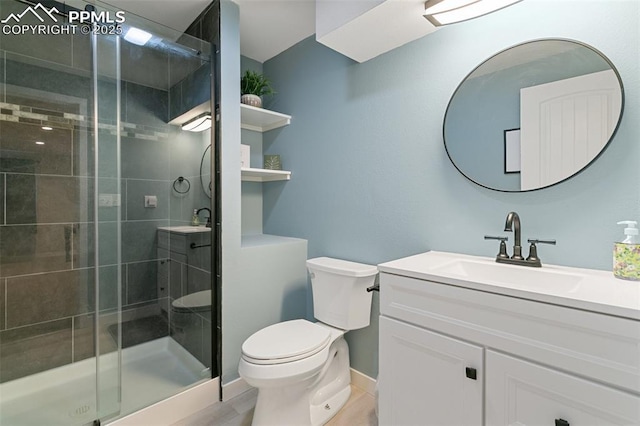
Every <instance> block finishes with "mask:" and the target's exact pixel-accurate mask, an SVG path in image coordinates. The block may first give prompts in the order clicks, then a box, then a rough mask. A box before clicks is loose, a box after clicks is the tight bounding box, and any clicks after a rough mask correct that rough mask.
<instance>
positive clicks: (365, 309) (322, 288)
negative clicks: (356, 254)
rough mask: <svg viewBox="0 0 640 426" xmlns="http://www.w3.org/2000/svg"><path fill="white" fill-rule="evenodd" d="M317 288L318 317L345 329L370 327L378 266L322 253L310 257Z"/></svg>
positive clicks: (315, 311)
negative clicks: (323, 255)
mask: <svg viewBox="0 0 640 426" xmlns="http://www.w3.org/2000/svg"><path fill="white" fill-rule="evenodd" d="M307 268H308V269H309V275H310V276H311V288H312V291H313V312H314V317H315V318H316V319H317V320H318V321H321V322H323V323H325V324H328V325H331V326H333V327H336V328H340V329H342V330H356V329H358V328H363V327H367V326H368V325H369V319H370V317H371V293H370V292H367V287H371V286H372V285H373V284H374V281H375V279H376V275H377V274H378V268H377V267H376V266H372V265H365V264H362V263H355V262H349V261H346V260H340V259H332V258H330V257H318V258H315V259H309V260H307Z"/></svg>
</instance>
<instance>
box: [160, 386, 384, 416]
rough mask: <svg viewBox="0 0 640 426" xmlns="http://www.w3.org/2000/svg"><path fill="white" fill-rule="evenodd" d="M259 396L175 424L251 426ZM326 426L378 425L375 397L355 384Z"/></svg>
mask: <svg viewBox="0 0 640 426" xmlns="http://www.w3.org/2000/svg"><path fill="white" fill-rule="evenodd" d="M257 395H258V391H257V390H256V389H253V390H250V391H248V392H245V393H243V394H242V395H238V396H237V397H235V398H233V399H230V400H229V401H225V402H221V403H219V404H216V405H213V406H211V407H209V408H205V409H204V410H202V411H199V412H197V413H195V414H192V415H191V416H189V417H187V418H186V419H183V420H181V421H179V422H178V423H174V424H173V425H172V426H250V425H251V419H252V418H253V408H254V406H255V404H256V396H257ZM326 426H378V418H377V417H376V413H375V399H374V397H373V396H372V395H370V394H368V393H366V392H364V391H362V390H360V389H358V388H356V387H354V386H351V397H350V398H349V400H348V401H347V403H346V404H345V406H344V407H342V410H340V411H339V412H338V414H336V416H335V417H334V418H332V419H331V420H330V421H329V423H327V424H326Z"/></svg>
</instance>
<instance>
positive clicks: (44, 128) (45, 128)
mask: <svg viewBox="0 0 640 426" xmlns="http://www.w3.org/2000/svg"><path fill="white" fill-rule="evenodd" d="M42 130H53V127H50V126H42Z"/></svg>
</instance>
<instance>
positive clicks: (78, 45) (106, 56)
mask: <svg viewBox="0 0 640 426" xmlns="http://www.w3.org/2000/svg"><path fill="white" fill-rule="evenodd" d="M71 40H72V43H73V49H72V51H73V67H74V68H76V69H80V70H85V71H91V70H92V69H93V65H92V52H91V36H89V35H86V34H80V31H78V32H77V34H75V35H73V36H72V38H71ZM96 41H97V45H96V46H97V50H96V53H97V55H98V76H109V77H113V78H115V76H116V72H115V71H116V70H115V59H114V58H116V37H109V36H107V35H100V36H98V37H97V38H96Z"/></svg>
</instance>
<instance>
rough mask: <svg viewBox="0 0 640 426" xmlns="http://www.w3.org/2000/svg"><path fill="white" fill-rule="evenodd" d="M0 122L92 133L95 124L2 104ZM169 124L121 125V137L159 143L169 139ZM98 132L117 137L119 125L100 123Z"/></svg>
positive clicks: (71, 116)
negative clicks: (47, 126)
mask: <svg viewBox="0 0 640 426" xmlns="http://www.w3.org/2000/svg"><path fill="white" fill-rule="evenodd" d="M0 121H11V122H15V123H18V122H22V123H29V124H37V125H42V126H44V125H49V126H51V127H56V128H63V129H71V130H77V131H92V130H93V122H92V121H90V120H88V117H86V116H84V115H79V114H71V113H66V112H65V113H62V112H58V111H48V110H44V109H37V108H33V109H32V108H29V107H24V106H22V105H15V104H10V103H6V102H0ZM169 129H170V126H169V124H165V125H159V126H147V125H138V124H135V123H127V122H121V123H120V130H121V136H123V137H130V138H136V139H143V140H153V141H158V140H161V139H168V138H169ZM98 131H105V132H108V133H110V134H111V135H114V136H115V135H117V133H118V132H117V125H116V122H115V121H114V120H104V121H100V122H99V123H98Z"/></svg>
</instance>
